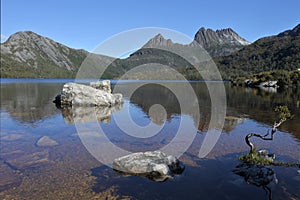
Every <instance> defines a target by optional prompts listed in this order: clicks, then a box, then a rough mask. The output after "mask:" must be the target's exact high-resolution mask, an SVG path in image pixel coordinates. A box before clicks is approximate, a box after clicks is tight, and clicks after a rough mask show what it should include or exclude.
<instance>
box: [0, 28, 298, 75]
mask: <svg viewBox="0 0 300 200" xmlns="http://www.w3.org/2000/svg"><path fill="white" fill-rule="evenodd" d="M299 26H300V25H297V26H296V27H295V28H294V29H292V30H287V31H284V32H282V33H280V34H278V35H276V36H270V37H265V38H261V39H259V40H257V41H255V42H254V43H252V44H250V43H249V42H247V41H246V40H245V39H243V38H242V37H240V36H239V35H238V34H237V33H236V32H234V31H233V30H232V29H230V28H227V29H222V30H216V31H213V30H211V29H205V28H203V27H202V28H200V29H199V31H198V32H197V33H196V34H195V37H194V40H193V41H192V42H191V43H190V44H185V45H184V44H177V43H174V42H173V41H172V40H170V39H165V38H164V37H163V36H162V35H161V34H158V35H156V36H154V37H153V38H152V39H150V40H149V41H148V42H147V43H146V44H145V45H144V46H143V47H142V48H141V49H139V50H137V51H136V52H134V53H133V54H131V55H130V56H129V57H128V58H126V59H114V58H111V57H108V56H105V55H97V54H93V56H94V57H96V58H97V59H99V60H101V59H104V60H115V61H114V62H113V63H112V64H111V67H110V68H109V69H108V70H106V72H105V73H104V75H105V76H104V77H103V78H118V77H120V76H121V75H122V74H124V73H125V72H126V71H128V70H129V69H132V68H133V67H136V66H138V65H141V64H143V63H150V62H152V63H153V62H158V63H161V64H167V65H169V66H172V67H174V68H175V69H177V70H178V71H180V72H181V73H183V74H185V75H186V77H187V78H191V77H190V76H189V75H188V74H193V70H192V69H191V66H189V63H187V62H186V61H185V60H184V59H181V58H178V56H177V55H174V54H172V53H170V52H167V51H163V50H161V49H157V47H159V46H160V47H168V48H169V49H170V48H171V49H172V48H176V49H180V48H186V47H191V48H193V47H195V46H199V45H200V46H201V47H203V48H204V49H205V50H206V51H207V52H208V54H209V55H210V56H211V57H212V58H213V59H214V61H215V63H216V65H217V66H218V67H219V69H220V71H221V74H222V75H223V77H224V78H226V79H230V78H232V77H236V76H240V75H246V74H251V73H257V72H260V71H265V70H273V69H286V70H294V69H297V68H299V63H300V55H299V53H300V39H299V38H300V36H299V29H300V28H299ZM88 55H91V54H90V53H89V52H87V51H85V50H83V49H73V48H69V47H67V46H65V45H63V44H60V43H58V42H55V41H53V40H51V39H49V38H46V37H43V36H41V35H38V34H36V33H34V32H31V31H24V32H17V33H15V34H13V35H11V36H10V37H9V38H8V40H7V41H5V42H4V43H1V77H12V78H15V77H35V78H37V77H41V78H71V77H75V75H76V73H77V71H78V69H79V67H80V65H81V63H82V62H83V61H84V59H85V58H86V57H87V56H88ZM191 79H197V77H196V78H195V77H194V78H191Z"/></svg>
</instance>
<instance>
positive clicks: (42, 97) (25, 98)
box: [1, 82, 62, 124]
mask: <svg viewBox="0 0 300 200" xmlns="http://www.w3.org/2000/svg"><path fill="white" fill-rule="evenodd" d="M61 86H62V84H61V83H37V82H36V83H26V82H25V83H9V84H8V83H6V84H2V83H1V110H2V111H6V112H8V113H9V114H10V116H11V117H12V118H14V119H15V120H17V121H19V122H21V123H30V124H33V123H35V122H37V121H39V120H42V119H44V118H48V117H51V116H53V115H55V114H57V113H59V111H58V110H57V109H56V108H55V106H54V105H53V103H52V100H53V97H54V96H55V95H56V94H58V93H59V92H60V89H61Z"/></svg>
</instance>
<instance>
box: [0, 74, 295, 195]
mask: <svg viewBox="0 0 300 200" xmlns="http://www.w3.org/2000/svg"><path fill="white" fill-rule="evenodd" d="M69 81H72V80H56V79H1V154H0V156H1V160H0V169H1V170H0V191H1V192H0V197H1V199H5V198H6V199H92V198H97V197H98V198H100V199H101V198H102V199H104V198H108V199H110V198H121V199H122V198H124V199H126V198H128V199H254V198H255V199H269V198H270V197H271V198H273V199H299V198H300V171H299V168H297V167H275V166H267V167H266V168H270V169H272V170H273V171H274V173H275V175H276V179H277V180H278V182H276V181H272V182H270V183H268V184H266V185H260V186H257V185H254V184H249V183H247V182H246V180H245V178H244V177H242V176H239V175H237V174H235V173H234V172H233V170H234V169H235V168H236V166H237V165H239V164H240V161H239V160H238V157H239V156H240V155H242V154H245V153H247V152H248V151H249V148H248V146H247V145H246V144H245V142H244V137H245V136H246V135H247V134H248V133H250V132H257V133H262V134H264V133H266V132H267V130H268V129H269V128H270V127H271V126H272V124H273V123H274V119H275V115H274V113H273V111H272V110H273V109H274V107H275V106H276V105H287V106H288V107H289V108H290V109H291V110H292V113H293V114H294V118H293V119H292V120H290V121H287V122H286V123H285V124H283V126H282V127H281V128H280V130H278V131H277V132H276V134H275V139H274V140H273V141H261V140H258V139H253V140H252V141H253V143H255V145H257V147H258V148H263V149H267V150H269V151H270V152H272V153H275V154H276V160H278V161H283V162H298V163H299V162H300V123H299V122H300V120H299V119H300V108H299V100H300V91H299V90H298V91H297V90H292V89H285V90H282V91H278V92H276V93H270V92H266V91H261V90H256V89H245V88H238V87H231V85H230V83H225V88H226V94H227V114H226V115H227V116H226V118H225V123H224V127H223V131H222V134H221V136H220V138H219V139H218V141H217V143H216V145H215V146H214V147H213V149H212V151H210V153H209V154H208V155H206V156H205V157H203V158H199V156H198V153H199V149H200V147H201V145H202V143H203V140H204V138H205V136H206V134H207V130H208V126H209V122H210V117H211V113H210V111H211V101H210V97H209V93H208V91H207V89H206V84H205V82H191V83H190V84H191V86H192V87H193V89H194V91H195V93H196V94H197V102H198V105H199V110H200V117H199V118H198V117H197V113H195V112H196V111H195V109H193V106H192V105H193V102H195V101H194V100H193V99H190V98H189V97H186V101H188V102H191V109H187V110H185V111H184V112H182V111H181V109H180V104H179V102H178V99H177V98H176V95H174V94H173V93H172V92H171V91H170V90H169V89H168V88H166V87H162V86H160V84H159V82H149V84H145V85H144V86H143V87H140V88H139V89H137V90H136V91H135V92H134V93H133V95H132V96H125V101H124V104H123V105H120V106H117V107H113V108H105V109H104V108H101V109H100V108H99V109H96V110H95V109H94V108H72V109H70V108H69V109H58V108H56V107H55V105H54V104H53V103H52V100H53V99H54V97H55V96H56V95H57V94H58V93H59V92H60V90H61V88H62V86H63V84H64V83H65V82H69ZM134 84H136V82H130V81H124V82H122V83H121V86H122V87H124V88H130V87H133V85H134ZM168 84H175V85H176V84H179V85H178V87H180V84H182V83H180V82H170V81H168ZM216 84H221V83H216ZM182 95H184V91H182ZM153 105H161V106H162V107H163V108H164V109H165V113H164V112H157V113H155V112H153V110H152V111H151V107H152V106H153ZM125 108H126V109H127V108H128V109H129V112H130V116H131V119H132V120H133V121H134V122H135V123H136V124H137V125H139V126H141V127H143V126H147V125H149V124H152V125H153V127H154V128H157V129H158V130H159V131H158V133H157V134H155V135H153V136H151V137H143V134H146V133H143V132H138V133H136V134H137V135H130V134H127V133H126V131H124V130H122V129H121V128H120V127H119V126H120V124H118V122H117V120H116V119H120V118H121V117H122V116H124V114H125V112H126V109H125ZM154 111H155V110H154ZM181 120H187V121H188V122H189V124H190V126H189V127H185V128H186V135H185V137H189V136H190V137H193V138H192V144H191V145H190V146H189V147H188V149H187V151H186V152H184V154H183V155H182V156H181V157H180V158H179V159H180V160H181V161H182V162H183V163H184V164H185V166H186V169H185V171H184V172H183V174H181V175H179V176H175V177H174V178H172V179H169V180H167V181H165V182H154V181H151V180H148V179H146V178H144V177H136V176H124V175H121V174H118V173H116V172H114V171H113V170H112V169H111V168H109V167H108V166H106V165H103V164H101V162H99V161H98V160H97V159H96V158H95V157H93V156H92V155H91V154H90V152H89V151H88V150H87V149H86V147H85V145H84V142H82V139H83V138H88V139H89V140H87V141H92V142H95V143H97V142H99V144H101V142H102V143H103V141H105V140H103V138H100V137H99V135H97V133H96V131H91V130H93V127H95V126H98V125H100V126H101V128H102V129H103V130H104V132H105V134H106V137H107V138H108V139H109V141H110V142H111V143H113V144H114V145H115V146H117V147H119V148H121V149H124V150H126V151H130V152H137V151H147V150H157V149H161V148H163V147H164V146H166V145H168V144H170V143H171V142H172V140H173V139H174V138H175V137H176V133H177V131H178V128H179V126H180V122H181ZM74 122H77V123H78V124H80V127H84V128H86V129H87V130H88V131H85V132H84V133H85V134H84V135H82V133H78V128H80V127H79V126H75V125H74ZM124 123H125V122H124ZM192 130H196V131H197V133H196V135H193V134H191V133H190V131H192ZM43 136H47V137H48V138H50V139H51V140H54V141H56V142H57V145H55V146H39V145H38V144H37V141H38V140H39V139H40V138H42V137H43ZM135 136H136V137H135ZM103 145H104V146H101V145H100V147H101V148H104V147H105V144H103ZM178 145H179V146H180V145H182V144H178ZM102 152H109V150H107V149H102ZM107 156H108V157H109V156H110V155H109V153H107Z"/></svg>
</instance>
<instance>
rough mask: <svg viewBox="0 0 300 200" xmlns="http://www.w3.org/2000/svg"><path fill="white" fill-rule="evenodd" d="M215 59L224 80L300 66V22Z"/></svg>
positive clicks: (289, 69) (294, 68) (293, 68)
mask: <svg viewBox="0 0 300 200" xmlns="http://www.w3.org/2000/svg"><path fill="white" fill-rule="evenodd" d="M214 60H215V63H216V65H217V66H218V67H219V70H220V71H221V72H222V74H223V77H224V78H225V79H233V78H235V77H238V76H248V75H250V74H254V73H259V72H264V71H271V70H288V71H291V70H296V69H298V68H300V24H298V25H297V26H296V27H295V28H293V29H292V30H287V31H284V32H282V33H279V34H278V35H275V36H269V37H264V38H261V39H259V40H257V41H255V42H254V43H252V44H250V45H248V46H245V47H244V48H243V49H241V50H239V51H237V52H234V53H232V54H230V55H228V56H223V57H218V58H215V59H214Z"/></svg>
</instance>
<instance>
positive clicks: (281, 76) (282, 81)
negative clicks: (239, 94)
mask: <svg viewBox="0 0 300 200" xmlns="http://www.w3.org/2000/svg"><path fill="white" fill-rule="evenodd" d="M246 80H251V81H252V84H253V85H259V84H260V83H262V82H267V81H278V82H277V85H278V86H279V87H300V70H299V69H298V70H293V71H287V70H274V71H267V72H260V73H257V74H253V75H250V76H242V77H238V78H236V79H234V80H232V82H233V84H234V85H239V86H245V84H246Z"/></svg>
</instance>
